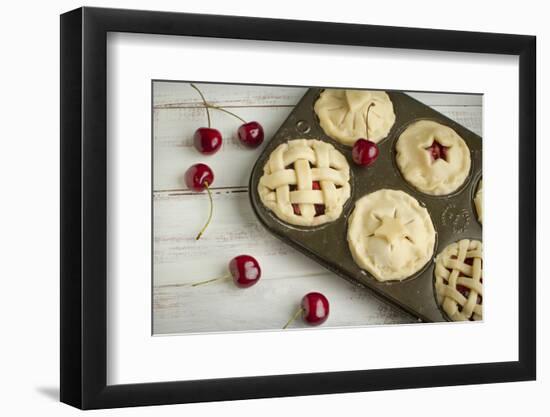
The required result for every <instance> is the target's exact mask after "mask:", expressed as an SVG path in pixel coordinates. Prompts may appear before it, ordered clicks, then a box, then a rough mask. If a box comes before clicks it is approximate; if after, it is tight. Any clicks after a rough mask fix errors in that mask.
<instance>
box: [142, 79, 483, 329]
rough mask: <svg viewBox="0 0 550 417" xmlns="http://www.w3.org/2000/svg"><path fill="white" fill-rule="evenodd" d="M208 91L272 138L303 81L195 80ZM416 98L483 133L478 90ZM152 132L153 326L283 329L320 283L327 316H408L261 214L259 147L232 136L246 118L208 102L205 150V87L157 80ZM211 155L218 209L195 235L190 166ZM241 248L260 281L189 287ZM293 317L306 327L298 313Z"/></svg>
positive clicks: (197, 217)
mask: <svg viewBox="0 0 550 417" xmlns="http://www.w3.org/2000/svg"><path fill="white" fill-rule="evenodd" d="M198 86H199V88H200V89H201V90H202V91H203V93H204V95H205V96H206V97H207V100H209V101H210V102H213V103H216V104H218V105H223V106H226V107H230V108H231V111H234V112H235V113H237V114H238V115H239V116H241V117H243V118H244V119H246V120H258V121H259V122H261V123H262V125H263V126H264V129H265V133H266V142H267V141H268V140H269V138H270V137H271V136H272V135H273V134H274V133H275V131H276V130H277V129H278V127H279V126H280V125H281V123H282V122H283V121H284V120H285V118H286V117H287V116H288V114H289V113H290V111H291V110H292V108H293V106H294V105H295V104H296V103H297V102H298V101H299V99H300V98H301V97H302V95H303V94H304V92H305V91H306V90H305V89H303V88H288V87H284V88H283V87H266V86H239V85H215V84H198ZM411 95H412V96H413V97H415V98H417V99H418V100H420V101H422V102H424V103H426V104H429V105H431V106H432V107H434V108H435V109H436V110H437V111H439V112H441V113H443V114H445V115H447V116H448V117H450V118H452V119H454V120H456V121H457V122H458V123H460V124H462V125H464V126H466V127H468V128H470V129H471V130H473V131H474V132H476V133H478V134H480V135H481V104H482V102H481V96H476V95H456V94H443V95H440V94H433V93H411ZM153 107H154V108H153V141H154V148H153V150H154V177H153V189H154V195H153V200H154V201H153V208H154V231H153V235H154V249H153V250H154V254H153V258H154V259H153V265H154V266H153V267H154V280H153V330H154V334H176V333H200V332H223V331H247V330H271V329H279V328H280V327H281V326H282V325H283V324H284V323H285V322H286V320H287V319H288V318H289V317H290V315H292V313H293V312H294V311H295V309H296V308H297V305H298V303H299V300H300V298H301V297H302V296H303V295H304V294H305V293H307V292H309V291H313V290H316V291H321V292H323V293H325V294H326V295H327V296H328V297H329V299H330V301H331V315H330V318H329V320H328V321H327V323H326V324H325V326H331V327H339V326H361V325H373V324H399V323H412V322H415V321H416V320H415V319H414V318H413V317H411V316H410V315H408V314H406V313H404V312H402V311H400V310H399V309H397V308H395V307H393V306H391V305H389V304H387V303H385V302H383V301H381V300H379V299H377V298H376V297H374V296H373V295H372V294H371V293H370V292H368V291H367V290H365V289H362V288H359V287H356V286H354V285H352V284H349V283H347V282H346V281H344V280H343V279H341V278H339V277H337V276H335V275H334V274H332V273H330V272H328V271H326V270H325V269H323V268H322V267H320V266H319V265H317V264H316V263H314V262H313V261H311V260H310V259H309V258H306V257H305V256H304V255H302V254H300V253H298V252H296V251H295V250H293V249H291V248H290V247H288V246H286V245H285V244H283V243H282V242H280V241H278V240H277V239H276V238H274V237H273V236H271V235H270V234H269V233H268V232H267V231H265V230H264V229H263V227H262V226H261V225H260V224H259V222H258V221H257V220H256V218H255V216H254V213H253V212H252V209H251V207H250V203H249V200H248V189H247V184H248V178H249V173H250V170H251V168H252V166H253V164H254V162H255V160H256V158H257V156H258V155H259V153H260V151H261V148H260V149H256V150H249V149H244V148H242V147H241V146H240V144H239V142H238V139H237V137H236V130H237V128H238V126H239V124H240V122H239V121H238V120H237V119H234V118H232V117H231V116H228V115H226V114H224V113H222V112H219V111H216V110H213V111H211V116H212V122H213V126H214V127H216V128H217V129H219V130H220V131H221V133H222V135H223V137H224V145H223V147H222V149H221V150H220V151H219V152H218V153H217V154H215V155H213V156H203V155H201V154H199V153H198V152H197V151H196V150H195V149H194V148H193V144H192V136H193V132H194V131H195V130H196V129H197V128H198V127H201V126H205V125H206V113H205V110H204V108H203V106H202V103H201V101H200V97H199V96H198V94H197V93H196V91H195V90H193V89H192V88H191V87H190V86H189V84H187V83H179V82H155V86H154V95H153ZM197 162H204V163H207V164H208V165H209V166H210V167H212V169H213V170H214V173H215V175H216V178H215V183H214V187H213V191H214V218H213V222H212V224H211V225H210V227H209V229H208V230H207V232H206V233H205V235H204V236H203V238H202V239H201V240H199V241H195V239H194V237H195V235H196V233H197V231H198V229H200V226H201V224H202V223H203V222H204V221H205V219H206V216H207V210H208V198H207V196H206V195H205V194H204V193H199V194H197V193H193V192H190V191H189V190H187V188H186V186H185V184H184V182H183V174H184V172H185V170H186V169H187V167H188V166H190V165H192V164H194V163H197ZM241 253H249V254H251V255H253V256H255V257H256V258H257V259H258V260H259V262H260V263H261V265H262V269H263V274H262V279H261V280H260V282H259V283H258V284H257V285H256V286H254V287H251V288H249V289H245V290H242V289H238V288H236V287H234V286H233V285H232V283H231V282H228V281H221V282H216V283H212V284H208V285H203V286H198V287H191V285H190V284H191V283H193V282H197V281H201V280H205V279H209V278H213V277H217V276H222V275H224V274H225V273H226V268H227V262H228V261H229V260H230V259H231V258H232V257H233V256H236V255H238V254H241ZM294 326H295V327H301V326H302V324H301V323H300V322H297V323H296V324H295V325H294Z"/></svg>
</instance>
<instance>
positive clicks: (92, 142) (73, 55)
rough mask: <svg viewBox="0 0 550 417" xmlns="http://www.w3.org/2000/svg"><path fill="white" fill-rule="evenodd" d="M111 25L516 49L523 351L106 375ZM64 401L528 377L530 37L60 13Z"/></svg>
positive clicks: (217, 397) (531, 362)
mask: <svg viewBox="0 0 550 417" xmlns="http://www.w3.org/2000/svg"><path fill="white" fill-rule="evenodd" d="M108 32H131V33H146V34H162V35H175V36H178V35H185V36H198V37H213V38H234V39H254V40H267V41H285V42H303V43H318V44H333V45H358V46H370V47H383V48H404V49H420V50H440V51H456V52H477V53H490V54H506V55H515V56H518V57H519V106H518V108H519V132H518V138H520V142H519V271H518V272H519V277H520V279H519V293H518V297H519V323H518V324H519V329H518V331H519V346H518V349H519V350H518V352H519V360H518V361H514V362H499V363H478V364H468V365H446V366H429V367H415V368H397V369H378V370H357V371H344V372H328V373H313V374H292V375H274V376H257V377H240V378H228V379H209V380H196V381H177V382H161V383H141V384H131V385H107V303H106V300H107V253H106V248H107V181H108V177H107V134H106V132H107V129H106V128H107V111H106V97H107V73H106V55H107V54H106V46H107V33H108ZM60 56H61V260H60V261H61V310H60V314H61V357H60V359H61V382H60V383H61V401H62V402H65V403H67V404H70V405H73V406H75V407H78V408H81V409H94V408H111V407H124V406H143V405H156V404H174V403H190V402H202V401H221V400H237V399H249V398H265V397H282V396H299V395H313V394H328V393H344V392H358V391H375V390H387V389H402V388H421V387H435V386H449V385H463V384H481V383H496V382H508V381H525V380H533V379H535V378H536V297H535V294H536V259H535V257H536V255H535V254H536V127H535V124H536V111H535V110H536V91H535V87H536V38H535V37H534V36H524V35H510V34H495V33H481V32H460V31H448V30H431V29H416V28H403V27H388V26H371V25H357V24H340V23H322V22H311V21H293V20H277V19H264V18H262V19H260V18H251V17H232V16H216V15H200V14H185V13H169V12H152V11H136V10H120V9H102V8H88V7H84V8H80V9H77V10H73V11H70V12H68V13H65V14H63V15H61V53H60Z"/></svg>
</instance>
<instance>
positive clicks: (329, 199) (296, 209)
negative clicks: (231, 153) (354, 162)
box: [258, 139, 350, 226]
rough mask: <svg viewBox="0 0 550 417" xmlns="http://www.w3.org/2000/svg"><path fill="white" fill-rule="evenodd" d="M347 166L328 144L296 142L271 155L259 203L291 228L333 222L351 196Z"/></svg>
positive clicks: (283, 145)
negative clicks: (291, 225) (290, 225)
mask: <svg viewBox="0 0 550 417" xmlns="http://www.w3.org/2000/svg"><path fill="white" fill-rule="evenodd" d="M349 179H350V174H349V165H348V162H347V160H346V158H345V157H344V155H342V154H341V153H340V152H338V151H337V150H336V149H335V148H334V146H332V145H331V144H329V143H326V142H322V141H320V140H315V139H309V140H308V139H296V140H291V141H289V142H287V143H283V144H281V145H279V146H277V148H275V150H274V151H273V152H272V153H271V155H270V156H269V160H268V161H267V163H266V164H265V166H264V175H263V176H262V177H261V178H260V182H259V184H258V193H259V195H260V198H261V200H262V203H263V204H264V205H265V206H266V207H267V208H269V209H270V210H271V211H273V213H275V215H276V216H277V217H278V218H279V219H281V220H283V221H285V222H287V223H290V224H293V225H298V226H318V225H320V224H323V223H328V222H331V221H334V220H336V219H337V218H338V217H340V214H342V208H343V206H344V204H345V202H346V201H347V200H348V198H349V196H350V184H349Z"/></svg>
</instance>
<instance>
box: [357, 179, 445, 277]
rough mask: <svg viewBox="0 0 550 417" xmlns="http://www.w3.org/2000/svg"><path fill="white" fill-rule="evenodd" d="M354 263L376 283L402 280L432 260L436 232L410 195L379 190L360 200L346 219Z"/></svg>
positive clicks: (423, 211)
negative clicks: (374, 279) (372, 277)
mask: <svg viewBox="0 0 550 417" xmlns="http://www.w3.org/2000/svg"><path fill="white" fill-rule="evenodd" d="M348 244H349V247H350V250H351V254H352V256H353V259H354V260H355V262H356V263H357V265H359V266H360V267H361V268H362V269H365V270H367V271H368V272H370V273H371V274H372V275H373V276H374V277H375V278H376V279H377V280H378V281H389V280H399V281H400V280H403V279H405V278H407V277H410V276H411V275H413V274H414V273H416V272H418V271H419V270H420V269H421V268H422V267H423V266H424V265H426V263H427V262H428V261H429V260H430V259H431V257H432V255H433V251H434V244H435V229H434V226H433V223H432V219H431V218H430V215H429V213H428V210H426V208H424V207H422V206H421V205H420V204H419V203H418V201H417V200H416V199H414V198H413V197H411V196H410V195H409V194H407V193H405V192H403V191H398V190H387V189H384V190H379V191H376V192H374V193H371V194H367V195H366V196H364V197H362V198H360V199H359V200H358V201H357V203H356V204H355V208H354V210H353V213H352V215H351V216H350V219H349V228H348Z"/></svg>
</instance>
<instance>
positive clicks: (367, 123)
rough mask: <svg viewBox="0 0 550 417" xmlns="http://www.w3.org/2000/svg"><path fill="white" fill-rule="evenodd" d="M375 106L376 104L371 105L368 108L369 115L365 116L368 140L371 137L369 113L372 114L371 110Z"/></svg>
mask: <svg viewBox="0 0 550 417" xmlns="http://www.w3.org/2000/svg"><path fill="white" fill-rule="evenodd" d="M374 105H375V103H371V104H369V107H367V115H366V116H365V128H366V129H367V139H368V137H369V112H370V108H371V107H372V106H374Z"/></svg>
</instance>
